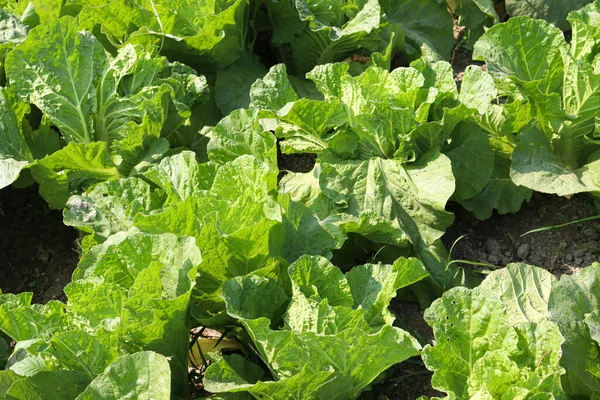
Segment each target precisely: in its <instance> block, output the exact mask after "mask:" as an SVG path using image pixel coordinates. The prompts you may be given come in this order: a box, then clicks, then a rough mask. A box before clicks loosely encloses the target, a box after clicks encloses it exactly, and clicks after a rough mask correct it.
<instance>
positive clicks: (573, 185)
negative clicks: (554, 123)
mask: <svg viewBox="0 0 600 400" xmlns="http://www.w3.org/2000/svg"><path fill="white" fill-rule="evenodd" d="M512 160H513V162H512V165H511V171H510V176H511V178H512V180H513V181H514V182H515V183H516V184H517V185H523V186H526V187H528V188H531V189H533V190H536V191H538V192H543V193H553V194H558V195H559V196H566V195H570V194H574V193H581V192H596V191H598V190H599V189H600V175H599V174H600V160H591V162H590V163H588V164H585V165H584V166H582V167H581V168H578V169H572V168H569V167H567V166H566V165H565V164H564V163H563V162H562V161H561V159H560V157H559V156H558V154H556V153H555V152H554V151H553V148H552V145H551V144H550V143H549V142H548V139H547V138H546V135H544V133H543V132H542V131H541V130H540V129H539V128H538V127H536V126H535V125H530V126H529V127H528V128H527V129H525V130H524V131H522V133H521V141H520V143H519V144H518V145H517V146H516V147H515V150H514V152H513V155H512Z"/></svg>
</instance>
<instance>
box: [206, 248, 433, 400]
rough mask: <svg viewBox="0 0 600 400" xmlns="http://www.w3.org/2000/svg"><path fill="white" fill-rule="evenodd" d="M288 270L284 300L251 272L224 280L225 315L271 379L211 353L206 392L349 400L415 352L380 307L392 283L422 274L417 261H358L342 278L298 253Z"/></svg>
mask: <svg viewBox="0 0 600 400" xmlns="http://www.w3.org/2000/svg"><path fill="white" fill-rule="evenodd" d="M288 274H289V279H290V280H291V282H292V297H291V299H289V298H288V297H287V296H286V294H285V292H284V291H283V290H282V289H281V288H279V287H278V286H277V285H276V284H274V283H273V282H272V281H269V279H267V278H264V277H260V276H256V275H247V276H245V277H238V278H234V279H231V280H229V281H227V282H226V283H225V285H224V286H223V298H224V299H225V302H226V304H227V313H228V314H229V315H230V316H232V317H234V318H236V319H238V320H239V321H240V322H241V324H242V325H243V326H244V328H245V329H246V330H247V332H248V334H249V335H250V337H251V339H252V342H253V343H254V345H255V346H256V350H257V352H258V353H259V354H260V356H261V359H262V360H264V362H265V363H266V364H267V367H268V369H269V373H270V375H271V378H272V380H271V379H267V377H265V376H264V371H263V369H262V368H260V367H259V366H258V365H256V364H253V363H251V362H250V361H247V360H244V359H243V358H242V357H241V356H239V355H235V354H234V355H230V356H222V357H221V356H217V357H215V362H214V363H213V364H212V365H211V366H210V367H209V368H208V369H207V371H206V375H205V378H204V385H205V388H206V389H207V390H208V391H210V392H215V393H243V392H247V393H250V394H252V395H253V396H255V397H257V398H267V397H269V398H290V399H305V398H325V397H330V398H333V399H354V398H358V396H359V394H360V393H361V392H362V391H363V390H364V389H365V388H366V387H367V386H368V385H369V383H370V382H371V381H373V380H374V379H375V378H376V377H377V376H378V375H379V374H380V373H381V372H383V371H384V370H385V369H387V368H388V367H389V366H391V365H393V364H395V363H399V362H401V361H403V360H406V359H407V358H409V357H411V356H414V355H417V354H418V350H419V349H420V345H419V344H418V342H417V341H416V340H415V339H414V338H413V337H411V336H410V335H409V334H408V333H407V332H405V331H403V330H401V329H399V328H396V327H393V326H392V325H391V323H392V321H393V320H394V318H393V316H392V315H391V314H390V312H389V311H388V310H387V306H388V304H389V302H390V300H391V299H392V298H393V297H394V296H395V295H396V291H397V290H398V289H399V288H401V287H404V286H407V285H410V284H412V283H414V282H416V281H418V280H420V279H422V278H423V277H424V276H426V275H427V273H426V271H425V270H424V269H423V266H422V265H421V264H420V262H419V261H418V260H416V259H398V260H397V261H396V262H395V263H394V264H393V265H382V264H379V265H373V264H367V265H362V266H358V267H355V268H354V269H353V270H352V271H350V272H348V273H346V275H344V274H342V272H341V271H340V270H339V269H338V268H337V267H335V266H333V265H331V264H330V263H329V262H328V261H327V260H325V259H323V258H322V257H309V256H304V257H301V258H300V259H298V260H297V261H296V262H295V263H293V264H292V265H290V267H289V269H288ZM286 308H287V310H286ZM282 310H286V311H285V312H284V313H283V315H282ZM281 319H282V320H283V326H282V327H281V328H274V327H278V326H279V321H280V320H281Z"/></svg>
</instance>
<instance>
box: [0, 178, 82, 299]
mask: <svg viewBox="0 0 600 400" xmlns="http://www.w3.org/2000/svg"><path fill="white" fill-rule="evenodd" d="M76 238H77V233H76V231H75V230H74V229H72V228H70V227H67V226H65V225H63V223H62V213H61V211H57V210H50V209H49V208H48V205H47V204H46V202H44V200H43V199H42V198H41V197H40V195H39V194H38V193H37V188H36V187H29V188H26V189H14V188H12V187H8V188H4V189H2V190H0V289H1V290H2V292H4V293H20V292H33V293H34V296H33V301H34V302H36V303H46V302H48V300H52V299H60V300H64V293H63V288H64V287H65V285H66V284H67V283H68V282H70V280H71V274H72V273H73V270H74V269H75V267H76V266H77V261H78V258H79V255H78V254H77V252H76V251H75V249H76V243H75V240H76Z"/></svg>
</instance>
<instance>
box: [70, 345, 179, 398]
mask: <svg viewBox="0 0 600 400" xmlns="http://www.w3.org/2000/svg"><path fill="white" fill-rule="evenodd" d="M170 387H171V374H170V371H169V362H168V361H167V359H166V358H165V357H164V356H162V355H160V354H157V353H154V352H151V351H147V352H140V353H135V354H131V355H124V356H122V357H120V358H119V359H117V360H116V361H115V362H114V363H112V364H111V365H110V366H109V367H108V368H107V369H106V371H104V372H103V373H102V374H101V375H99V376H98V377H96V379H94V380H93V381H92V383H90V385H89V386H88V387H87V389H85V391H84V392H83V393H81V394H80V395H79V396H78V397H77V399H76V400H88V399H89V400H92V399H94V400H95V399H106V400H117V399H124V398H138V399H139V398H144V399H148V400H162V399H167V398H169V397H170V396H171V390H170Z"/></svg>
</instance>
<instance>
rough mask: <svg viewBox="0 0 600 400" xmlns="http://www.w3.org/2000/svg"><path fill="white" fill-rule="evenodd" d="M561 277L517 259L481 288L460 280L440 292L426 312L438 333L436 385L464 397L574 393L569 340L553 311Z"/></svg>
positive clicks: (431, 356) (428, 356)
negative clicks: (568, 381) (569, 385)
mask: <svg viewBox="0 0 600 400" xmlns="http://www.w3.org/2000/svg"><path fill="white" fill-rule="evenodd" d="M554 280H555V278H554V277H553V276H552V275H551V274H550V273H549V272H547V271H545V270H542V269H539V268H533V267H530V266H527V265H524V264H511V265H509V266H507V267H506V268H505V269H503V270H500V271H497V272H494V273H492V274H491V275H490V276H488V278H486V280H485V281H484V282H483V283H482V285H481V286H479V287H477V288H475V289H466V288H453V289H450V290H449V291H447V292H446V293H444V295H443V296H442V298H440V299H438V300H436V301H435V302H434V303H433V304H432V305H431V308H429V309H428V310H427V311H426V312H425V320H426V321H427V323H428V324H429V325H430V326H431V327H432V328H433V331H434V334H435V340H436V341H435V344H434V345H433V346H429V345H428V346H426V347H425V348H424V349H423V361H424V362H425V365H426V366H427V368H429V369H431V370H432V371H434V374H433V378H432V384H433V387H434V388H436V389H438V390H441V391H444V392H446V393H448V396H449V398H461V399H476V398H477V399H479V398H488V399H516V398H518V399H529V398H546V399H564V398H566V397H565V393H564V391H563V389H562V387H561V375H563V374H564V373H565V370H564V369H563V368H562V367H561V365H560V363H561V355H563V354H564V353H563V350H561V345H562V344H563V342H564V343H565V344H566V342H565V338H563V336H562V335H561V331H560V330H559V328H558V326H557V325H555V324H554V323H552V322H551V321H550V320H549V318H548V301H549V298H550V297H551V290H552V283H553V281H554ZM564 350H565V351H566V348H565V349H564Z"/></svg>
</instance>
